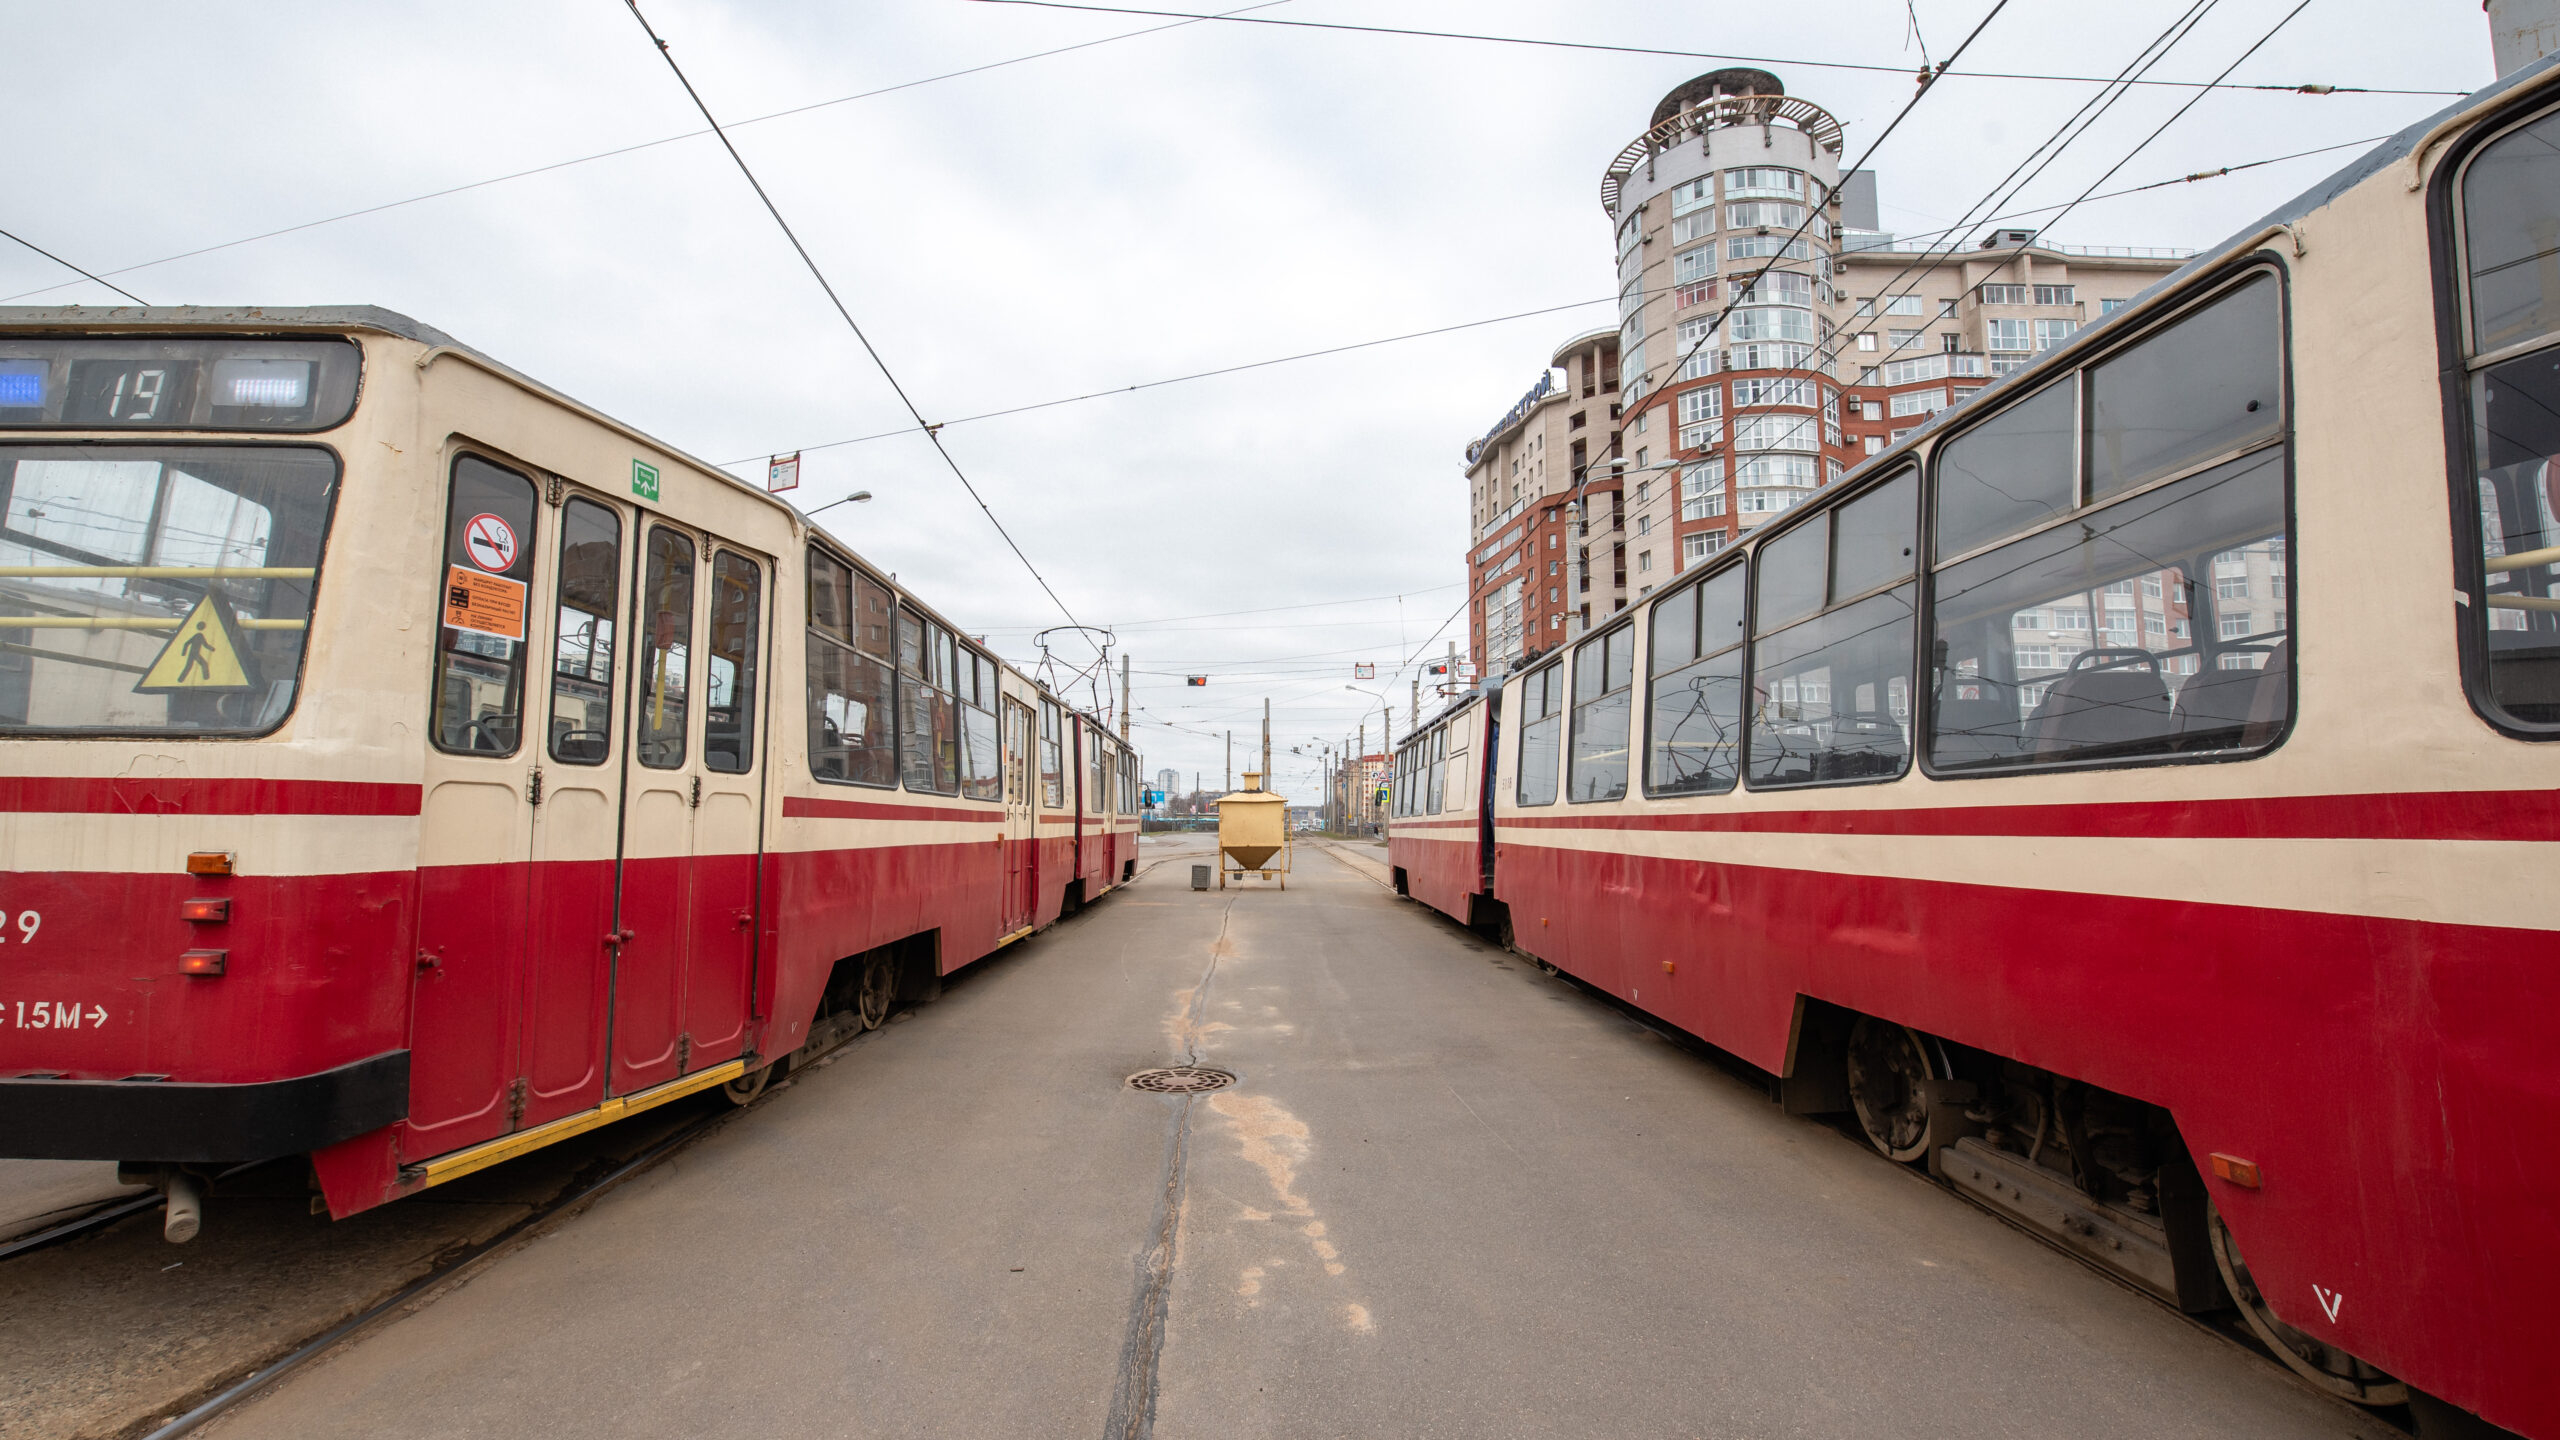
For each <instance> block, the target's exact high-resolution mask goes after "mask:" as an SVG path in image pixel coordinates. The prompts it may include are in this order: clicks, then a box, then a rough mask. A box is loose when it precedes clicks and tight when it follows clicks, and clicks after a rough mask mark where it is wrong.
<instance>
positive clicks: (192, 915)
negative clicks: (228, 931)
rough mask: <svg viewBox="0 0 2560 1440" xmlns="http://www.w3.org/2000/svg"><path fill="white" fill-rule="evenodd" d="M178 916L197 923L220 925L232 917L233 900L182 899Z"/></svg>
mask: <svg viewBox="0 0 2560 1440" xmlns="http://www.w3.org/2000/svg"><path fill="white" fill-rule="evenodd" d="M178 918H179V919H181V920H186V921H190V922H192V923H194V924H197V925H219V924H221V923H222V922H224V921H226V920H228V919H230V918H231V902H230V901H229V900H228V899H223V900H181V901H179V902H178Z"/></svg>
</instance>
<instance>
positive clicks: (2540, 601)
mask: <svg viewBox="0 0 2560 1440" xmlns="http://www.w3.org/2000/svg"><path fill="white" fill-rule="evenodd" d="M2475 168H2476V167H2475ZM2473 385H2474V405H2475V406H2476V408H2477V414H2478V427H2479V429H2478V435H2477V437H2476V439H2475V441H2474V453H2475V454H2477V455H2478V456H2479V457H2480V460H2481V465H2480V471H2479V477H2478V486H2479V507H2480V541H2479V546H2480V555H2481V562H2480V568H2481V571H2482V575H2483V584H2482V587H2481V592H2480V600H2481V602H2483V603H2476V604H2474V605H2472V606H2470V607H2468V608H2469V609H2470V611H2471V618H2470V619H2469V620H2468V623H2469V624H2470V625H2471V626H2472V627H2473V629H2474V639H2475V643H2476V644H2477V645H2478V646H2479V649H2480V651H2481V654H2482V659H2483V662H2484V670H2485V674H2484V675H2483V677H2482V678H2483V679H2484V680H2485V682H2486V684H2485V685H2484V686H2483V691H2484V693H2483V694H2482V696H2481V698H2482V699H2484V700H2486V701H2488V702H2489V703H2490V704H2491V705H2492V706H2494V707H2495V709H2496V710H2497V711H2498V712H2499V713H2500V714H2502V715H2503V716H2504V717H2505V718H2506V719H2508V720H2509V721H2512V722H2516V723H2520V724H2524V725H2532V726H2543V725H2560V520H2555V518H2554V514H2553V512H2554V509H2555V506H2554V503H2553V502H2554V501H2555V500H2560V495H2555V494H2554V493H2553V492H2554V490H2555V489H2560V484H2555V482H2554V477H2553V474H2552V469H2553V463H2552V461H2551V460H2550V459H2549V458H2547V457H2550V456H2553V455H2560V409H2555V408H2554V407H2555V406H2560V351H2553V350H2538V351H2536V352H2534V353H2533V354H2531V355H2525V356H2520V357H2518V358H2516V359H2514V360H2510V361H2507V362H2506V363H2505V364H2503V365H2499V366H2497V367H2496V368H2494V369H2491V370H2487V371H2484V372H2482V373H2481V374H2480V375H2479V376H2478V377H2477V379H2476V380H2475V381H2474V382H2473Z"/></svg>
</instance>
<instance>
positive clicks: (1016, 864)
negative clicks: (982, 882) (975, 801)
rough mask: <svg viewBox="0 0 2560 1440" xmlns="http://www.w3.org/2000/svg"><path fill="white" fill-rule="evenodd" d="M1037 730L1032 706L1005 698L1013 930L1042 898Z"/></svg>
mask: <svg viewBox="0 0 2560 1440" xmlns="http://www.w3.org/2000/svg"><path fill="white" fill-rule="evenodd" d="M1036 739H1037V732H1036V731H1035V730H1034V729H1033V728H1032V719H1031V707H1030V706H1028V705H1025V704H1023V703H1022V702H1021V701H1019V700H1015V699H1011V698H1007V699H1006V701H1005V702H1004V903H1003V906H1002V909H1003V911H1004V915H1003V920H1004V923H1003V925H1002V926H1001V927H1000V928H1001V931H1002V933H1004V934H1007V935H1010V934H1012V933H1013V932H1015V931H1017V930H1020V929H1021V928H1023V927H1024V926H1026V925H1029V924H1030V923H1031V917H1032V913H1033V911H1034V909H1035V908H1036V907H1037V906H1038V905H1039V903H1040V862H1039V851H1040V845H1039V841H1038V835H1039V830H1038V816H1039V812H1038V809H1037V805H1038V797H1037V796H1036V795H1034V794H1033V793H1032V783H1031V782H1032V780H1033V778H1034V774H1035V772H1034V769H1033V766H1034V761H1033V756H1034V755H1035V754H1036V753H1037V746H1036V744H1035V741H1036Z"/></svg>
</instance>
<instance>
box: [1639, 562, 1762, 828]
mask: <svg viewBox="0 0 2560 1440" xmlns="http://www.w3.org/2000/svg"><path fill="white" fill-rule="evenodd" d="M1745 583H1746V579H1745V571H1744V569H1743V567H1742V566H1740V565H1732V566H1728V567H1727V568H1726V569H1724V570H1723V571H1721V572H1719V573H1717V574H1715V575H1712V576H1709V577H1708V578H1707V579H1706V580H1704V581H1702V582H1700V583H1699V584H1696V585H1692V586H1690V587H1689V588H1688V589H1686V590H1683V591H1680V592H1679V593H1677V594H1674V595H1671V596H1669V597H1668V598H1666V599H1663V600H1660V601H1657V602H1656V603H1655V605H1654V607H1653V639H1652V643H1651V644H1649V645H1648V646H1646V664H1647V667H1648V668H1649V669H1650V670H1651V671H1652V685H1651V687H1650V693H1651V707H1652V713H1651V715H1650V717H1649V718H1648V720H1647V723H1646V729H1645V733H1646V736H1647V737H1648V738H1647V745H1648V750H1649V755H1650V759H1649V760H1648V762H1647V768H1646V772H1645V788H1646V789H1647V790H1648V791H1649V792H1650V793H1652V794H1655V795H1721V794H1723V793H1724V792H1726V791H1728V790H1731V789H1732V788H1733V787H1734V783H1735V782H1736V781H1737V780H1738V779H1740V778H1741V774H1742V688H1743V687H1742V640H1743V631H1742V625H1743V613H1742V611H1743V604H1742V602H1743V587H1744V585H1745Z"/></svg>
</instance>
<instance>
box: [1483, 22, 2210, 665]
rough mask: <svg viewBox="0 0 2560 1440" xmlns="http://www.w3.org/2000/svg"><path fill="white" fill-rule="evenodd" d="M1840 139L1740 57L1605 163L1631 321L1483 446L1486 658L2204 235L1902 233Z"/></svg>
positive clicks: (1603, 597) (1600, 596)
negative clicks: (2126, 239) (2175, 238)
mask: <svg viewBox="0 0 2560 1440" xmlns="http://www.w3.org/2000/svg"><path fill="white" fill-rule="evenodd" d="M1841 142H1842V136H1841V130H1840V124H1839V122H1838V121H1837V120H1834V119H1833V118H1832V117H1831V116H1830V114H1829V113H1828V112H1826V111H1824V110H1823V109H1822V108H1821V107H1820V106H1817V105H1814V104H1812V103H1810V102H1808V101H1806V100H1803V99H1801V98H1799V97H1795V96H1790V95H1788V94H1786V92H1785V87H1784V86H1783V85H1781V84H1780V83H1779V81H1778V78H1777V77H1776V76H1774V75H1771V74H1769V73H1768V72H1767V71H1765V70H1754V69H1747V68H1736V69H1728V70H1718V71H1714V72H1712V73H1710V74H1706V75H1701V76H1699V77H1698V78H1696V79H1694V80H1691V81H1689V82H1688V83H1687V84H1685V85H1682V86H1680V87H1678V88H1677V89H1675V90H1673V91H1672V92H1671V93H1670V94H1668V95H1666V96H1664V97H1663V98H1662V102H1661V103H1660V104H1659V105H1657V106H1655V107H1654V112H1653V122H1652V125H1651V128H1649V129H1647V130H1646V131H1645V132H1644V133H1643V134H1642V135H1640V136H1638V137H1636V139H1635V140H1633V141H1631V142H1629V143H1628V145H1627V146H1626V148H1625V149H1623V150H1621V151H1620V152H1619V153H1618V156H1617V158H1616V159H1615V160H1613V161H1612V162H1611V163H1610V165H1609V166H1608V168H1607V170H1606V171H1605V172H1604V174H1603V175H1602V177H1601V185H1600V203H1601V208H1602V209H1603V210H1604V211H1606V212H1607V214H1608V216H1609V218H1610V220H1611V222H1612V223H1613V225H1614V226H1615V233H1616V237H1617V241H1616V243H1617V254H1618V284H1619V297H1618V318H1619V328H1618V329H1617V330H1616V331H1615V332H1614V333H1613V332H1610V331H1596V332H1593V333H1591V334H1587V335H1581V336H1576V337H1575V338H1574V339H1572V340H1569V341H1567V342H1566V343H1565V344H1564V345H1563V346H1561V347H1559V349H1558V350H1557V351H1556V353H1555V355H1554V356H1553V358H1552V360H1551V362H1550V363H1551V365H1552V366H1553V367H1555V368H1553V369H1550V371H1549V372H1548V373H1547V374H1546V375H1544V376H1542V377H1541V379H1540V381H1539V384H1538V386H1537V387H1536V388H1533V389H1532V390H1531V391H1530V392H1529V393H1528V394H1527V395H1525V396H1523V397H1521V400H1520V401H1519V403H1517V404H1515V405H1514V406H1513V407H1512V409H1511V411H1510V412H1509V413H1507V414H1505V415H1504V416H1503V418H1502V419H1501V421H1500V422H1498V423H1497V424H1495V426H1494V427H1493V428H1492V429H1491V430H1490V431H1488V432H1486V434H1485V435H1484V437H1483V438H1482V439H1480V440H1478V441H1476V442H1475V443H1474V444H1473V445H1470V446H1469V447H1468V450H1467V485H1468V505H1469V516H1470V519H1471V520H1472V522H1473V523H1472V526H1471V528H1470V531H1469V534H1468V542H1467V543H1468V554H1467V578H1468V582H1469V588H1468V596H1469V600H1468V607H1467V612H1468V635H1469V647H1470V653H1471V654H1472V655H1473V656H1474V657H1475V659H1476V662H1477V664H1478V665H1479V666H1481V667H1483V668H1482V673H1484V674H1486V675H1495V676H1498V675H1500V674H1501V673H1503V672H1504V671H1505V670H1508V669H1511V668H1514V667H1516V666H1518V665H1520V664H1523V663H1526V662H1527V661H1528V660H1532V659H1535V658H1536V657H1537V656H1539V655H1541V654H1543V653H1545V652H1546V651H1548V650H1551V649H1553V648H1554V647H1555V646H1557V645H1558V644H1560V643H1562V642H1563V641H1565V640H1566V639H1569V638H1570V637H1572V636H1574V635H1576V634H1579V633H1581V632H1582V631H1584V630H1587V629H1589V628H1591V627H1592V626H1594V625H1599V624H1602V623H1605V622H1606V621H1607V619H1608V617H1609V616H1610V615H1612V614H1614V613H1616V612H1617V611H1619V610H1621V609H1624V608H1625V607H1626V606H1627V605H1629V604H1631V603H1633V602H1635V601H1637V600H1640V599H1642V598H1643V597H1644V596H1646V595H1647V594H1650V593H1651V592H1652V591H1653V590H1655V589H1656V588H1658V587H1659V586H1661V585H1663V584H1665V583H1667V582H1668V581H1669V580H1670V579H1671V578H1672V577H1674V576H1676V575H1678V574H1679V573H1680V572H1681V571H1683V570H1686V569H1688V568H1690V567H1691V566H1693V565H1696V564H1699V563H1700V562H1702V561H1705V560H1707V559H1708V558H1710V557H1711V556H1713V555H1715V554H1716V553H1717V552H1718V551H1720V550H1722V549H1724V548H1725V547H1726V546H1727V545H1730V544H1732V543H1733V542H1735V541H1736V540H1738V539H1740V538H1741V537H1742V535H1743V534H1744V533H1745V532H1747V531H1749V530H1750V529H1752V528H1753V527H1755V526H1757V525H1760V524H1761V523H1763V522H1765V521H1767V520H1768V519H1769V518H1770V517H1772V516H1775V515H1782V514H1784V513H1786V512H1787V511H1788V510H1791V509H1793V508H1795V507H1796V506H1797V505H1799V504H1801V503H1803V502H1804V501H1805V500H1806V499H1808V498H1810V497H1811V496H1812V495H1813V493H1814V492H1815V491H1817V490H1819V489H1820V488H1822V487H1823V486H1825V485H1828V484H1830V483H1831V482H1832V481H1834V480H1837V479H1839V478H1840V477H1841V476H1843V475H1845V474H1847V473H1848V472H1849V471H1850V470H1852V469H1854V468H1856V467H1857V466H1858V465H1859V464H1860V463H1861V462H1863V461H1864V460H1865V459H1866V458H1867V457H1868V456H1870V455H1873V454H1875V453H1877V452H1878V451H1881V450H1883V449H1884V448H1885V447H1886V446H1888V445H1891V444H1892V443H1893V442H1894V441H1895V440H1897V439H1900V438H1901V437H1902V436H1904V435H1907V434H1909V433H1910V432H1911V431H1912V430H1915V429H1917V428H1919V427H1920V426H1921V425H1923V424H1926V423H1927V422H1928V419H1929V417H1930V416H1932V415H1934V414H1937V413H1938V412H1940V411H1942V410H1945V409H1948V408H1950V407H1952V406H1956V405H1961V404H1962V403H1964V401H1965V400H1966V399H1967V398H1968V397H1970V396H1971V395H1972V394H1973V393H1974V392H1975V391H1976V390H1979V389H1981V388H1982V387H1983V386H1984V385H1986V384H1988V383H1990V381H1991V380H1992V379H1993V378H1995V377H1997V376H2000V375H2004V374H2007V373H2008V372H2009V371H2010V370H2012V369H2015V368H2017V367H2018V366H2020V365H2023V364H2025V363H2026V362H2027V360H2029V359H2030V358H2032V357H2033V356H2034V355H2035V354H2036V352H2038V351H2040V350H2045V349H2050V348H2051V347H2053V346H2055V345H2059V344H2061V343H2063V342H2064V341H2065V340H2067V339H2068V338H2069V337H2070V336H2071V334H2072V333H2073V332H2074V331H2076V330H2078V329H2079V327H2080V326H2082V325H2084V324H2086V323H2088V322H2089V321H2091V320H2094V319H2097V318H2099V317H2100V316H2102V315H2104V314H2106V313H2108V312H2109V311H2111V310H2113V309H2115V308H2116V307H2117V306H2119V305H2122V304H2124V303H2125V302H2126V301H2128V300H2129V299H2131V298H2132V297H2133V296H2134V295H2135V294H2137V293H2139V292H2140V291H2141V290H2143V289H2144V288H2146V287H2148V286H2149V285H2151V284H2152V283H2154V282H2155V281H2157V280H2158V279H2159V278H2160V277H2162V276H2163V275H2166V274H2167V273H2169V272H2170V271H2172V270H2174V269H2176V268H2177V267H2178V266H2179V265H2180V264H2183V263H2184V262H2185V260H2186V259H2187V256H2188V254H2189V253H2190V252H2186V251H2180V250H2167V249H2141V248H2134V247H2125V246H2057V245H2047V244H2042V243H2040V242H2039V241H2038V240H2037V238H2036V236H2035V233H2034V232H2033V231H2028V230H2007V229H2002V230H1993V231H1991V232H1989V234H1988V235H1986V236H1982V237H1979V238H1975V237H1969V236H1965V235H1955V236H1948V237H1938V238H1933V239H1931V240H1929V241H1927V242H1926V243H1923V244H1898V243H1897V242H1896V237H1894V236H1892V235H1888V234H1885V233H1883V232H1882V231H1880V230H1879V229H1878V228H1877V213H1876V177H1875V175H1874V174H1873V173H1872V172H1869V171H1859V172H1856V173H1854V174H1849V175H1843V174H1841V172H1840V152H1841ZM1959 247H1962V248H1959ZM1764 269H1765V270H1766V273H1765V274H1764V273H1762V271H1763V270H1764ZM1742 282H1747V284H1748V288H1747V289H1742V290H1737V288H1736V286H1737V284H1738V283H1742ZM1559 371H1561V376H1559V374H1558V372H1559Z"/></svg>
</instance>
